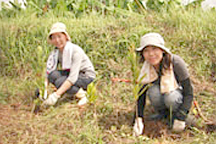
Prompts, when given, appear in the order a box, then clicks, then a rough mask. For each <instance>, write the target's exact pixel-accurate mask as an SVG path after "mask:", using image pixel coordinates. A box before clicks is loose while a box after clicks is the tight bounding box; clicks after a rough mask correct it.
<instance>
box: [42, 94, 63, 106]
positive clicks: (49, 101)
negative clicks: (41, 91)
mask: <svg viewBox="0 0 216 144" xmlns="http://www.w3.org/2000/svg"><path fill="white" fill-rule="evenodd" d="M59 98H60V95H57V93H56V92H54V93H52V94H50V95H49V97H48V99H46V100H45V101H44V102H43V104H45V105H55V104H56V102H57V101H58V99H59Z"/></svg>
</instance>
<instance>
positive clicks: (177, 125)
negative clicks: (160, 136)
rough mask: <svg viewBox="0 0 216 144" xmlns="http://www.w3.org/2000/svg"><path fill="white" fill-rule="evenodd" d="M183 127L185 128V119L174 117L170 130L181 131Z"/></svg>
mask: <svg viewBox="0 0 216 144" xmlns="http://www.w3.org/2000/svg"><path fill="white" fill-rule="evenodd" d="M184 129H185V121H181V120H177V119H175V120H174V124H173V128H172V130H173V131H174V132H182V131H183V130H184Z"/></svg>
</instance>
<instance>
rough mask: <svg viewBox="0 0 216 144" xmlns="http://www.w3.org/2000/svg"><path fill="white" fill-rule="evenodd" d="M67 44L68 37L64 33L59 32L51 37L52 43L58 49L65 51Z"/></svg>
mask: <svg viewBox="0 0 216 144" xmlns="http://www.w3.org/2000/svg"><path fill="white" fill-rule="evenodd" d="M66 42H67V37H66V35H65V34H64V33H62V32H57V33H54V34H52V35H51V43H52V44H53V45H54V46H56V47H57V48H58V49H60V50H63V49H64V47H65V45H66Z"/></svg>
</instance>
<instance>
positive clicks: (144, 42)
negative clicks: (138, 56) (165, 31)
mask: <svg viewBox="0 0 216 144" xmlns="http://www.w3.org/2000/svg"><path fill="white" fill-rule="evenodd" d="M164 44H165V42H164V39H163V37H162V36H161V35H160V34H158V33H147V34H145V35H144V36H142V37H141V40H140V47H138V48H136V51H142V50H143V49H144V48H146V47H147V46H156V47H159V48H161V49H162V50H164V51H165V52H167V53H169V54H171V52H170V50H169V49H168V48H166V47H165V46H164Z"/></svg>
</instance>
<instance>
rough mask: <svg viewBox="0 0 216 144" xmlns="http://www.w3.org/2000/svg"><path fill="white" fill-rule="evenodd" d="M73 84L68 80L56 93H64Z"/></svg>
mask: <svg viewBox="0 0 216 144" xmlns="http://www.w3.org/2000/svg"><path fill="white" fill-rule="evenodd" d="M72 85H73V84H72V83H71V82H70V81H68V80H66V81H65V82H64V83H63V84H62V85H61V86H60V88H58V90H57V91H56V94H57V95H59V96H61V95H62V94H64V93H65V92H66V91H67V90H68V89H69V88H70V87H71V86H72Z"/></svg>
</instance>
